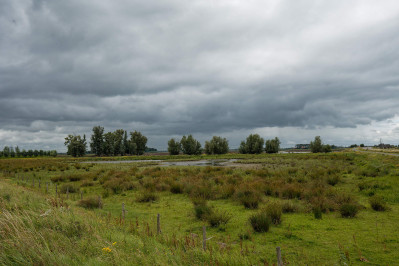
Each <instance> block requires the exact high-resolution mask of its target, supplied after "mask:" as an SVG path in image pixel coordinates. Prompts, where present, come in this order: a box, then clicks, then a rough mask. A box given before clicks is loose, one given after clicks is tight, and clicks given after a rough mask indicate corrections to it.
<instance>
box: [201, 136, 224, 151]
mask: <svg viewBox="0 0 399 266" xmlns="http://www.w3.org/2000/svg"><path fill="white" fill-rule="evenodd" d="M228 152H229V142H228V141H227V139H226V138H222V137H218V136H213V137H212V139H211V140H210V141H205V153H206V154H225V153H228Z"/></svg>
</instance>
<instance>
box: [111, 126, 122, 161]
mask: <svg viewBox="0 0 399 266" xmlns="http://www.w3.org/2000/svg"><path fill="white" fill-rule="evenodd" d="M124 133H125V131H124V130H123V129H117V130H116V131H115V132H114V133H113V134H114V155H115V156H116V155H119V154H120V155H123V154H124V153H125V147H124V145H123V135H124Z"/></svg>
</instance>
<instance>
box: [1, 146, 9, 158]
mask: <svg viewBox="0 0 399 266" xmlns="http://www.w3.org/2000/svg"><path fill="white" fill-rule="evenodd" d="M3 156H4V157H10V147H8V146H5V147H4V149H3Z"/></svg>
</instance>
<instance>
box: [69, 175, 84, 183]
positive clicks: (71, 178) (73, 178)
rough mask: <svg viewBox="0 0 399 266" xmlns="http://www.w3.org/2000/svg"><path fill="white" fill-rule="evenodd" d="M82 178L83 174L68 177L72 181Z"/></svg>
mask: <svg viewBox="0 0 399 266" xmlns="http://www.w3.org/2000/svg"><path fill="white" fill-rule="evenodd" d="M82 178H83V177H82V176H81V175H70V176H68V179H69V181H71V182H76V181H80V180H82Z"/></svg>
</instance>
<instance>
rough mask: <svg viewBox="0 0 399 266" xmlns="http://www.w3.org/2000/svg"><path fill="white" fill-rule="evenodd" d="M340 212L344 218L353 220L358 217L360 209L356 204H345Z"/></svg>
mask: <svg viewBox="0 0 399 266" xmlns="http://www.w3.org/2000/svg"><path fill="white" fill-rule="evenodd" d="M339 211H340V213H341V216H342V217H345V218H353V217H355V216H356V214H357V212H358V211H359V209H358V207H357V206H356V205H355V204H351V203H345V204H343V205H341V207H340V209H339Z"/></svg>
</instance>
